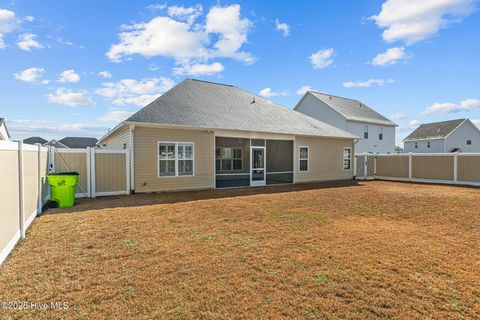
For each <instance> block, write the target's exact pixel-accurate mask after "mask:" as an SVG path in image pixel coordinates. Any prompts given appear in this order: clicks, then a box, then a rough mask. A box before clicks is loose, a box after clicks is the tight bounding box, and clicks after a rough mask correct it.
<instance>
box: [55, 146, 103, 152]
mask: <svg viewBox="0 0 480 320" xmlns="http://www.w3.org/2000/svg"><path fill="white" fill-rule="evenodd" d="M52 148H55V147H52ZM92 149H95V148H92ZM55 152H59V153H87V148H85V149H68V148H55Z"/></svg>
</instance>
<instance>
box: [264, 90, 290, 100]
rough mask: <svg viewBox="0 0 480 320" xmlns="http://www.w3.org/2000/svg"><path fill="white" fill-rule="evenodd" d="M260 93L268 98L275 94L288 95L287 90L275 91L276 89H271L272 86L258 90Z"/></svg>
mask: <svg viewBox="0 0 480 320" xmlns="http://www.w3.org/2000/svg"><path fill="white" fill-rule="evenodd" d="M260 95H261V96H262V97H265V98H269V97H276V96H286V95H288V92H287V91H280V92H276V91H273V90H272V88H264V89H262V90H260Z"/></svg>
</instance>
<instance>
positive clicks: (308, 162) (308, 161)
mask: <svg viewBox="0 0 480 320" xmlns="http://www.w3.org/2000/svg"><path fill="white" fill-rule="evenodd" d="M302 148H307V158H306V159H305V158H302V157H301V156H300V155H301V154H302V153H301V152H300V149H302ZM301 160H307V170H306V171H305V170H301V169H300V168H301V165H300V161H301ZM309 171H310V147H309V146H298V172H309Z"/></svg>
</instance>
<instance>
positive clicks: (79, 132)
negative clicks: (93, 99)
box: [8, 119, 108, 140]
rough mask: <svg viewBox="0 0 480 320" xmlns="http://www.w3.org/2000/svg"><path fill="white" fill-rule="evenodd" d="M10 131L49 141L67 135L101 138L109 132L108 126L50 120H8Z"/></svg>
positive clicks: (15, 134)
mask: <svg viewBox="0 0 480 320" xmlns="http://www.w3.org/2000/svg"><path fill="white" fill-rule="evenodd" d="M8 129H9V130H10V132H11V133H12V134H13V135H14V136H16V137H17V136H23V137H24V138H26V137H30V136H40V137H43V138H45V139H47V140H49V139H51V138H52V137H59V138H62V137H64V136H67V135H73V136H90V137H91V136H94V137H100V136H102V135H103V134H105V132H106V131H107V130H108V127H107V126H98V125H92V124H84V123H67V124H66V123H63V122H56V121H50V120H27V119H13V120H8Z"/></svg>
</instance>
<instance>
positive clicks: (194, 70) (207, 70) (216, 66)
mask: <svg viewBox="0 0 480 320" xmlns="http://www.w3.org/2000/svg"><path fill="white" fill-rule="evenodd" d="M222 71H223V65H222V64H220V63H218V62H214V63H212V64H204V63H196V64H184V65H182V66H181V67H177V68H173V73H175V74H178V75H185V74H188V75H193V76H198V75H207V76H210V75H212V74H215V73H219V72H222Z"/></svg>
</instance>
